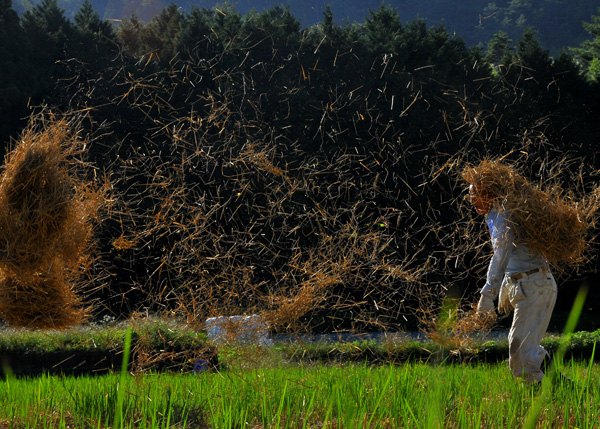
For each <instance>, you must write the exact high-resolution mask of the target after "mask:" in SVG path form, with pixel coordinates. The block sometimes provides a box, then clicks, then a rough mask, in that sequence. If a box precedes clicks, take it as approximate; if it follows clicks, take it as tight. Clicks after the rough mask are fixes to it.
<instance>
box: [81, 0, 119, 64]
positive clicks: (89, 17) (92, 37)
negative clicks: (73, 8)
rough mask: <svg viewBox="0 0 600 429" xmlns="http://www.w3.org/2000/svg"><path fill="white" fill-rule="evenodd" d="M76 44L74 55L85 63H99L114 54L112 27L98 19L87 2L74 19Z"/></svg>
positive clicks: (97, 15)
mask: <svg viewBox="0 0 600 429" xmlns="http://www.w3.org/2000/svg"><path fill="white" fill-rule="evenodd" d="M74 21H75V33H76V42H77V46H78V48H79V49H77V51H76V53H75V55H76V57H77V58H78V59H80V60H81V61H84V62H86V63H101V62H104V61H106V60H107V59H108V58H109V57H113V56H114V54H115V46H116V33H115V31H114V28H113V26H112V25H111V24H110V23H109V22H107V21H103V20H101V19H100V15H99V14H98V13H97V12H96V11H95V10H94V8H93V6H92V4H91V3H90V1H89V0H85V1H84V2H83V5H82V6H81V8H80V9H79V11H78V12H77V14H76V15H75V17H74Z"/></svg>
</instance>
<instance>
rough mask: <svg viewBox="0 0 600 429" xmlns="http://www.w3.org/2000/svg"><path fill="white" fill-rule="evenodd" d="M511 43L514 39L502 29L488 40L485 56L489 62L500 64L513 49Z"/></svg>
mask: <svg viewBox="0 0 600 429" xmlns="http://www.w3.org/2000/svg"><path fill="white" fill-rule="evenodd" d="M511 43H512V40H511V39H510V38H509V37H508V34H506V33H505V32H504V31H502V30H500V31H498V32H497V33H496V34H495V35H494V37H493V38H492V40H490V41H489V42H488V45H487V50H486V52H485V57H484V58H485V60H486V61H487V63H488V64H490V65H498V64H499V63H501V62H503V61H504V60H505V59H506V58H507V57H508V56H509V55H511V53H512V51H513V49H512V47H511Z"/></svg>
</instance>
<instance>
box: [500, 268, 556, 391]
mask: <svg viewBox="0 0 600 429" xmlns="http://www.w3.org/2000/svg"><path fill="white" fill-rule="evenodd" d="M502 287H506V288H508V290H507V291H506V292H507V293H508V299H509V300H510V304H511V306H512V307H513V308H514V310H515V313H514V316H513V322H512V326H511V328H510V332H509V333H508V344H509V361H508V364H509V366H510V369H511V371H512V373H513V374H514V375H515V376H516V377H523V378H524V379H526V380H528V381H531V382H535V381H541V380H542V378H543V377H544V373H543V371H542V370H541V368H540V367H541V364H542V361H543V360H544V357H546V356H547V355H548V352H547V351H546V350H545V349H544V348H543V347H542V346H541V345H540V342H541V341H542V337H543V336H544V334H545V333H546V330H547V329H548V324H549V323H550V317H551V316H552V310H553V309H554V304H555V303H556V295H557V290H556V281H555V280H554V277H553V276H552V273H550V272H549V271H547V270H542V271H540V272H537V273H535V274H531V275H529V276H525V277H523V278H521V279H519V280H517V281H513V280H511V278H510V277H508V276H506V277H505V278H504V283H503V285H502Z"/></svg>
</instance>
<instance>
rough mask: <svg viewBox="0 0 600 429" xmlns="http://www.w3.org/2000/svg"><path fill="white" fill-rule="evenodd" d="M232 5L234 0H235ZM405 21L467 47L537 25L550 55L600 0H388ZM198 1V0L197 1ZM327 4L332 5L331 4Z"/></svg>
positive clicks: (308, 11)
mask: <svg viewBox="0 0 600 429" xmlns="http://www.w3.org/2000/svg"><path fill="white" fill-rule="evenodd" d="M41 1H42V0H15V1H14V2H13V4H14V6H15V9H16V10H17V12H18V13H19V14H22V13H24V12H25V11H26V10H27V9H28V8H31V7H32V5H35V4H38V3H40V2H41ZM91 1H92V5H93V6H94V8H95V9H96V10H97V11H99V12H100V15H101V16H102V18H105V19H126V18H129V17H130V16H131V14H135V15H136V16H137V17H138V18H139V19H141V20H142V21H144V22H146V23H148V22H150V21H151V20H152V18H153V17H154V16H156V15H157V14H158V13H160V11H161V10H163V9H166V8H167V7H168V6H169V4H171V3H172V4H175V5H177V6H178V7H179V8H181V10H182V11H184V12H186V13H188V12H190V7H192V8H193V7H194V6H190V5H191V4H194V3H193V2H191V1H190V0H175V1H173V2H171V1H169V0H147V1H143V2H141V1H139V0H111V1H108V2H107V1H104V0H91ZM82 3H83V0H59V5H60V7H61V8H63V9H65V10H66V16H67V17H68V18H73V17H74V16H75V15H76V13H77V11H78V10H79V8H80V7H81V4H82ZM222 3H223V2H220V1H214V2H210V1H203V2H200V4H201V5H202V6H204V7H208V8H213V7H215V6H216V7H221V6H219V4H222ZM231 3H232V4H233V2H231ZM280 3H281V2H280V1H279V0H253V1H251V2H250V1H246V2H237V3H235V5H236V7H238V8H239V9H238V10H239V11H240V13H242V14H244V15H246V14H247V13H249V12H250V11H252V10H256V11H258V12H262V11H264V10H269V9H272V8H273V7H275V6H276V5H278V4H280ZM388 3H390V4H391V5H392V6H393V7H394V8H396V9H397V11H398V15H399V16H400V17H401V18H402V20H403V22H408V21H412V20H414V19H417V18H418V19H425V20H426V21H427V23H428V25H438V24H439V23H441V22H443V23H444V24H445V25H447V26H448V28H450V29H451V32H452V34H458V35H460V36H461V37H462V38H463V39H464V40H465V42H466V44H467V46H475V45H484V44H486V43H487V41H489V40H490V39H491V38H492V36H493V35H494V34H496V33H497V32H499V31H503V32H505V33H506V34H508V36H509V37H510V38H511V39H513V40H516V39H518V38H519V37H520V35H521V34H522V32H523V30H524V29H525V28H526V27H531V28H534V29H535V30H536V32H537V35H538V37H539V39H540V41H541V43H542V45H543V46H545V47H546V49H548V50H549V51H550V52H551V53H552V55H558V54H559V53H560V51H561V49H563V48H565V47H567V46H578V45H579V44H580V43H581V42H582V41H583V40H586V39H587V35H586V32H585V30H584V29H583V28H582V27H581V22H582V21H589V20H590V17H591V15H592V14H593V13H594V12H595V11H596V9H597V8H598V7H600V2H599V1H598V0H541V1H528V0H518V1H517V0H496V1H493V2H488V1H486V2H481V1H476V0H443V1H442V0H425V1H424V0H402V1H398V0H390V1H389V2H388ZM195 4H198V2H196V3H195ZM380 4H381V1H379V0H332V1H327V2H325V1H322V0H306V1H297V2H290V8H291V12H292V14H293V15H294V16H296V17H297V18H298V19H299V20H300V22H301V24H302V26H303V27H310V26H312V25H316V24H319V23H320V22H321V19H322V13H324V12H326V10H327V7H329V8H330V10H332V11H333V13H334V15H336V16H335V19H336V20H337V22H338V23H343V22H346V21H350V22H352V21H356V22H362V21H363V20H364V19H365V17H368V16H369V13H370V11H372V10H376V9H377V8H378V7H379V6H380ZM327 5H329V6H327Z"/></svg>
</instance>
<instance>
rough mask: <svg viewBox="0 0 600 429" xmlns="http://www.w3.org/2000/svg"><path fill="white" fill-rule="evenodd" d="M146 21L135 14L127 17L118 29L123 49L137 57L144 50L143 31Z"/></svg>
mask: <svg viewBox="0 0 600 429" xmlns="http://www.w3.org/2000/svg"><path fill="white" fill-rule="evenodd" d="M144 27H145V25H144V23H143V22H141V21H140V20H139V19H138V17H137V16H136V15H135V14H132V15H131V16H130V17H129V18H128V19H125V20H124V21H123V22H122V23H121V25H120V26H119V28H118V29H117V36H118V38H119V40H120V41H121V44H122V45H123V51H124V52H125V53H126V54H128V55H130V56H132V57H137V56H138V55H139V54H140V52H141V51H142V44H143V42H142V32H143V31H144Z"/></svg>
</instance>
